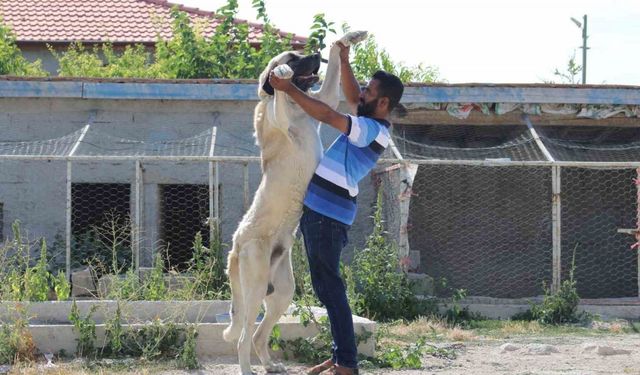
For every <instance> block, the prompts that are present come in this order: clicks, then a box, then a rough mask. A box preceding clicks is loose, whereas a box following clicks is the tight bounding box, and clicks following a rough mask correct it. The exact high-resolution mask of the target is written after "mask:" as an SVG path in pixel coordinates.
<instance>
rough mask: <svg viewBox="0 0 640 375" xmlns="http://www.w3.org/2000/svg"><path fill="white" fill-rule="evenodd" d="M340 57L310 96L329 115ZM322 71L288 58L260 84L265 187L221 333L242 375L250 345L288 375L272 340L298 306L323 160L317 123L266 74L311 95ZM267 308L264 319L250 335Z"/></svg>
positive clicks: (238, 234) (235, 251)
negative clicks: (307, 199)
mask: <svg viewBox="0 0 640 375" xmlns="http://www.w3.org/2000/svg"><path fill="white" fill-rule="evenodd" d="M365 37H366V32H363V31H355V32H349V33H347V34H346V35H344V36H343V37H342V38H341V39H340V40H339V42H340V43H342V44H343V45H345V46H349V45H352V44H354V43H357V42H359V41H361V40H363V39H364V38H365ZM339 54H340V48H339V47H338V46H337V45H334V46H332V47H331V49H330V54H329V62H328V66H327V70H326V75H325V79H324V81H323V83H322V85H321V87H320V89H319V90H317V91H311V92H309V95H311V96H312V97H315V98H316V99H319V100H321V101H323V102H324V103H327V104H328V105H329V106H331V107H332V108H336V107H337V106H338V102H339V98H340V55H339ZM320 63H321V58H320V54H315V55H310V56H303V55H301V54H299V53H297V52H293V51H291V52H284V53H282V54H280V55H278V56H276V57H274V58H273V59H272V60H271V61H270V62H269V64H268V65H267V67H266V68H265V69H264V71H263V72H262V74H261V75H260V79H259V86H258V95H259V97H260V102H259V103H258V105H257V106H256V108H255V113H254V127H255V137H256V141H257V144H258V146H259V147H260V156H261V161H262V181H261V182H260V186H259V187H258V190H257V191H256V194H255V197H254V199H253V203H252V204H251V207H250V208H249V210H248V211H247V213H246V214H245V215H244V217H243V218H242V221H241V222H240V224H239V225H238V229H237V230H236V231H235V233H234V235H233V247H232V249H231V251H230V252H229V258H228V263H227V274H228V276H229V281H230V283H231V293H232V304H231V324H230V325H229V326H228V327H227V328H226V329H225V331H224V339H225V340H226V341H235V340H238V359H239V362H240V369H241V371H242V374H243V375H248V374H252V371H251V363H250V355H251V344H252V341H253V344H254V346H255V349H256V353H257V354H258V358H259V359H260V361H261V362H262V365H263V366H264V367H265V370H266V371H267V372H283V371H285V368H284V366H283V365H282V364H279V363H274V362H273V361H272V360H271V357H270V355H269V352H268V340H269V335H270V334H271V330H272V328H273V326H274V325H275V324H276V323H277V321H278V320H279V319H280V316H282V314H283V313H284V312H285V311H286V310H287V308H288V307H289V304H290V303H291V300H292V298H293V293H294V288H295V286H294V280H293V271H292V267H291V247H292V246H293V242H294V236H295V232H296V230H297V227H298V221H299V220H300V216H301V214H302V201H303V199H304V196H305V193H306V190H307V185H308V184H309V181H310V180H311V177H312V176H313V173H314V171H315V169H316V167H317V165H318V163H319V161H320V157H321V156H322V144H321V142H320V137H319V136H318V131H317V127H318V126H319V123H318V121H316V120H314V119H313V118H311V117H310V116H309V115H307V114H306V113H305V112H304V111H303V110H302V109H301V108H300V107H299V106H298V105H297V104H295V103H294V102H293V101H292V100H291V99H290V98H289V97H287V95H286V94H284V93H283V92H281V91H275V90H274V89H273V87H271V85H270V84H269V74H270V73H271V71H274V74H277V75H278V76H279V77H281V78H291V79H292V82H293V83H294V84H295V85H296V86H297V87H298V88H300V89H301V90H303V91H307V90H309V89H310V87H311V86H312V85H313V84H314V83H316V82H317V81H318V78H317V73H318V69H319V68H320ZM263 302H264V307H265V314H264V318H263V319H262V322H261V323H260V325H259V327H258V329H257V331H256V332H255V334H253V331H254V322H255V320H256V317H257V315H258V310H259V308H260V305H261V304H262V303H263Z"/></svg>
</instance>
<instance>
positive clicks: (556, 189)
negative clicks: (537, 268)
mask: <svg viewBox="0 0 640 375" xmlns="http://www.w3.org/2000/svg"><path fill="white" fill-rule="evenodd" d="M560 173H561V168H560V167H559V166H553V167H551V181H552V182H551V183H552V197H553V198H552V214H551V220H552V225H553V229H552V240H553V281H552V284H551V289H552V290H553V291H554V292H557V291H558V290H559V289H560V283H561V281H562V275H561V269H562V205H561V199H560V196H561V182H560Z"/></svg>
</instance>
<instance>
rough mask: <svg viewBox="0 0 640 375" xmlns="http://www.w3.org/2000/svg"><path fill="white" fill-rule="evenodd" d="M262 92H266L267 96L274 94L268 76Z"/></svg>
mask: <svg viewBox="0 0 640 375" xmlns="http://www.w3.org/2000/svg"><path fill="white" fill-rule="evenodd" d="M262 91H264V92H265V93H266V94H267V95H273V93H274V91H273V86H271V82H269V78H268V76H267V79H265V80H264V83H263V84H262Z"/></svg>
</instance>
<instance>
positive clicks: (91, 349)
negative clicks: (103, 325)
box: [69, 299, 96, 357]
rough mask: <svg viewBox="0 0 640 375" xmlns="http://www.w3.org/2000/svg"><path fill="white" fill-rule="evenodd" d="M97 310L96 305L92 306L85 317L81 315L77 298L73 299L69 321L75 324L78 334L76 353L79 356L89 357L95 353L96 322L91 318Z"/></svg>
mask: <svg viewBox="0 0 640 375" xmlns="http://www.w3.org/2000/svg"><path fill="white" fill-rule="evenodd" d="M95 310H96V305H93V306H91V308H90V310H89V313H88V314H87V315H86V316H85V317H84V318H83V317H81V316H80V310H79V309H78V305H77V304H76V300H75V299H74V300H73V305H72V306H71V312H70V313H69V321H70V322H71V323H72V324H73V328H74V330H75V331H76V334H77V335H78V338H77V339H76V341H77V345H76V354H77V355H78V356H79V357H87V356H89V355H92V354H94V353H95V340H96V322H95V321H93V319H92V318H91V315H93V313H94V312H95Z"/></svg>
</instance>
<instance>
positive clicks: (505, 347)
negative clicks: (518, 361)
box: [500, 342, 520, 353]
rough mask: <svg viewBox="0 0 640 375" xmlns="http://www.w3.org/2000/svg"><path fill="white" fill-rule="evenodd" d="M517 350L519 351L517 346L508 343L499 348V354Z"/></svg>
mask: <svg viewBox="0 0 640 375" xmlns="http://www.w3.org/2000/svg"><path fill="white" fill-rule="evenodd" d="M519 349H520V346H519V345H516V344H512V343H510V342H508V343H506V344H502V345H501V346H500V353H507V352H514V351H516V350H519Z"/></svg>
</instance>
